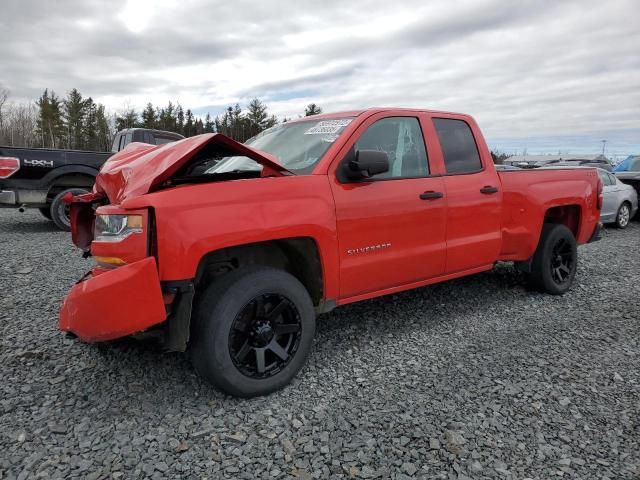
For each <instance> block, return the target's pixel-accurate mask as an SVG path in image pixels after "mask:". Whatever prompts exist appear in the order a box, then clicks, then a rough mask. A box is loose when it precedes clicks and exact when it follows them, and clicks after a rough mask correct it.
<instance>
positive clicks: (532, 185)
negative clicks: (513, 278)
mask: <svg viewBox="0 0 640 480" xmlns="http://www.w3.org/2000/svg"><path fill="white" fill-rule="evenodd" d="M498 177H499V178H500V182H501V184H502V192H503V210H502V238H503V246H502V251H501V253H500V259H501V260H521V259H523V258H529V257H530V256H531V255H533V252H534V251H535V249H536V246H537V245H538V240H539V238H537V236H535V235H532V233H531V232H540V230H541V228H542V223H543V221H544V219H545V212H547V211H549V209H553V208H554V207H557V206H559V205H563V207H558V210H557V212H555V211H554V213H557V215H559V216H570V217H571V216H575V225H573V230H574V234H575V236H576V239H577V241H578V244H583V243H587V242H588V241H589V239H590V238H591V235H592V233H593V232H592V231H590V230H592V229H590V228H589V226H592V225H594V224H597V223H598V221H599V219H598V218H597V216H596V214H595V213H594V209H593V205H592V204H591V203H589V204H587V203H586V202H587V201H588V200H586V199H594V198H597V191H598V182H599V180H598V173H597V171H596V169H594V168H566V169H562V168H558V169H533V170H504V171H501V172H498ZM558 192H562V195H558ZM581 214H582V215H588V216H589V217H588V218H586V219H584V220H588V221H582V222H580V221H579V219H580V218H581V217H580V215H581ZM534 237H535V238H534Z"/></svg>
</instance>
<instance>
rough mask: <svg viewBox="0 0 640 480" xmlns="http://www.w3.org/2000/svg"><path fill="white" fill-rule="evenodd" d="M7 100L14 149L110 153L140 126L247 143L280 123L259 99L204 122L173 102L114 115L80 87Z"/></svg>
mask: <svg viewBox="0 0 640 480" xmlns="http://www.w3.org/2000/svg"><path fill="white" fill-rule="evenodd" d="M8 99H9V92H8V91H7V90H6V89H2V88H0V145H7V146H15V147H42V148H64V149H78V150H94V151H108V150H110V149H111V143H112V141H113V137H114V135H115V133H116V132H118V131H119V130H122V129H125V128H136V127H141V128H154V129H158V130H167V131H171V132H175V133H179V134H181V135H183V136H185V137H191V136H193V135H200V134H202V133H214V132H218V133H222V134H224V135H227V136H229V137H231V138H233V139H234V140H237V141H240V142H244V141H246V140H248V139H249V138H251V137H253V136H254V135H256V134H258V133H260V132H261V131H263V130H265V129H267V128H270V127H272V126H274V125H276V124H278V123H279V120H278V119H277V118H276V117H275V115H272V114H270V113H269V111H268V107H267V105H265V104H264V102H262V101H261V100H260V99H258V98H254V99H253V100H251V101H250V102H249V103H248V104H247V106H246V109H245V110H243V109H242V108H241V107H240V104H235V105H234V106H230V107H228V108H227V109H226V110H225V111H224V113H222V114H219V115H217V116H215V117H212V116H211V115H210V114H209V113H207V114H206V115H205V116H204V118H202V117H200V116H197V115H195V114H194V113H193V111H192V110H191V109H189V108H187V109H186V110H185V109H184V108H183V107H182V105H180V103H177V102H176V103H174V102H171V101H170V102H169V103H168V104H167V105H166V106H163V107H161V106H154V105H153V104H152V103H151V102H149V103H147V105H146V106H145V107H144V109H142V110H141V111H138V110H136V109H135V108H132V107H126V108H125V109H123V111H121V112H119V113H116V114H112V113H109V112H107V110H106V108H105V106H104V105H102V104H101V103H97V102H95V101H94V100H93V99H92V98H91V97H83V95H82V94H81V93H80V92H79V91H78V89H76V88H73V89H71V90H70V91H69V92H68V93H67V95H66V97H64V98H61V97H60V96H58V95H56V93H55V92H54V91H52V90H49V89H45V91H44V92H43V93H42V95H41V96H40V97H39V98H38V100H36V101H35V102H27V103H15V102H9V101H8ZM319 113H322V109H321V108H320V107H319V106H318V105H316V104H315V103H311V104H309V105H308V106H307V107H306V108H305V111H304V115H305V116H311V115H317V114H319ZM288 120H290V119H287V118H284V119H283V120H282V121H283V122H287V121H288Z"/></svg>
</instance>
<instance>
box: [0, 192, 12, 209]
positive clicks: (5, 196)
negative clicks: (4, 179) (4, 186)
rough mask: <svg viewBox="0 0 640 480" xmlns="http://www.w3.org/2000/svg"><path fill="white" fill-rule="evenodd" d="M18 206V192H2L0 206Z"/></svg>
mask: <svg viewBox="0 0 640 480" xmlns="http://www.w3.org/2000/svg"><path fill="white" fill-rule="evenodd" d="M15 204H16V192H13V191H11V190H0V205H12V206H15Z"/></svg>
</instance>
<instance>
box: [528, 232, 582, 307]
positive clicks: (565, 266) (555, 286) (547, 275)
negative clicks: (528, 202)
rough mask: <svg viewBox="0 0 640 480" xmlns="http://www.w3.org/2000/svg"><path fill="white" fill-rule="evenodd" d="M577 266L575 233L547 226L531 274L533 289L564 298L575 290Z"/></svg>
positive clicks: (535, 255) (541, 237)
mask: <svg viewBox="0 0 640 480" xmlns="http://www.w3.org/2000/svg"><path fill="white" fill-rule="evenodd" d="M577 266H578V246H577V243H576V239H575V237H574V236H573V233H572V232H571V230H569V229H568V228H567V227H566V226H564V225H560V224H553V223H546V224H544V226H543V227H542V234H541V235H540V243H539V244H538V248H537V249H536V252H535V253H534V255H533V262H532V264H531V273H530V274H529V280H530V282H531V284H532V286H533V287H534V288H536V289H537V290H540V291H542V292H546V293H550V294H551V295H562V294H564V293H565V292H567V291H568V290H569V289H570V288H571V285H572V284H573V280H574V278H575V276H576V269H577Z"/></svg>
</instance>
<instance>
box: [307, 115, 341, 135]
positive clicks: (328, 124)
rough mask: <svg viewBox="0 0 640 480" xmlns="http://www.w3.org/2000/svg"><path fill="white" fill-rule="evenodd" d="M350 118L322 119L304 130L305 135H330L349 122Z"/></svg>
mask: <svg viewBox="0 0 640 480" xmlns="http://www.w3.org/2000/svg"><path fill="white" fill-rule="evenodd" d="M351 120H352V119H351V118H343V119H339V120H322V121H321V122H318V123H317V124H316V125H315V126H314V127H311V128H310V129H309V130H307V131H306V132H304V134H305V135H331V134H334V133H338V132H339V131H340V129H342V128H343V127H346V126H347V125H349V124H350V123H351Z"/></svg>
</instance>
